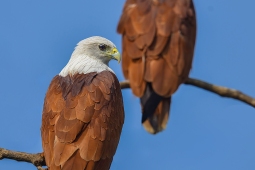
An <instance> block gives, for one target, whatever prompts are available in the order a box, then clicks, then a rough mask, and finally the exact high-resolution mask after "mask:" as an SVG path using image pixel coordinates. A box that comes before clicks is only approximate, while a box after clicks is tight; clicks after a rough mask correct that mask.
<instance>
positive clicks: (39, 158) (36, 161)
mask: <svg viewBox="0 0 255 170" xmlns="http://www.w3.org/2000/svg"><path fill="white" fill-rule="evenodd" d="M184 84H187V85H192V86H196V87H199V88H202V89H204V90H207V91H210V92H213V93H215V94H218V95H220V96H222V97H228V98H233V99H236V100H239V101H242V102H244V103H246V104H248V105H250V106H252V107H255V99H254V98H252V97H250V96H248V95H246V94H244V93H242V92H240V91H238V90H235V89H230V88H226V87H223V86H217V85H213V84H210V83H207V82H204V81H201V80H198V79H193V78H188V79H187V80H186V81H185V83H184ZM120 86H121V89H127V88H130V84H129V82H128V81H123V82H120ZM2 159H13V160H16V161H23V162H28V163H32V164H33V165H35V166H36V167H37V169H38V170H44V169H43V168H42V166H45V165H46V164H45V161H44V157H43V154H42V153H37V154H31V153H25V152H16V151H11V150H7V149H4V148H0V160H2Z"/></svg>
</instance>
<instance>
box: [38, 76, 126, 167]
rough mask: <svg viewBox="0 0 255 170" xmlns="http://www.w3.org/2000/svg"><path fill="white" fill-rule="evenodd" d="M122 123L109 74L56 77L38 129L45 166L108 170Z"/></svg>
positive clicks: (115, 87)
mask: <svg viewBox="0 0 255 170" xmlns="http://www.w3.org/2000/svg"><path fill="white" fill-rule="evenodd" d="M88 76H89V77H88ZM91 77H93V78H91ZM63 79H66V80H63ZM70 83H71V84H70ZM76 83H78V85H77V84H76ZM59 87H61V89H62V91H61V92H59V91H60V90H59ZM75 88H78V90H77V89H75ZM56 90H57V92H55V91H56ZM114 107H115V108H116V109H114ZM123 121H124V110H123V102H122V95H121V89H120V85H119V82H118V80H117V78H116V76H115V75H114V74H113V73H111V72H108V71H103V72H101V73H98V74H89V75H87V76H86V75H83V76H82V75H75V76H74V77H71V78H70V77H66V78H63V77H59V76H56V77H55V78H54V79H53V80H52V83H51V85H50V87H49V90H48V92H47V94H46V97H45V104H44V110H43V121H42V128H41V131H42V140H43V149H44V154H45V159H46V164H47V166H48V167H50V168H51V169H52V170H54V169H59V168H60V167H61V168H62V169H68V170H83V169H87V170H89V169H90V168H92V167H95V168H96V169H97V170H99V169H102V170H104V169H105V170H107V169H109V166H110V164H111V161H112V158H113V155H114V154H115V152H116V149H117V145H118V142H119V138H120V133H121V129H122V125H123ZM99 165H102V166H103V165H105V166H104V167H101V166H99Z"/></svg>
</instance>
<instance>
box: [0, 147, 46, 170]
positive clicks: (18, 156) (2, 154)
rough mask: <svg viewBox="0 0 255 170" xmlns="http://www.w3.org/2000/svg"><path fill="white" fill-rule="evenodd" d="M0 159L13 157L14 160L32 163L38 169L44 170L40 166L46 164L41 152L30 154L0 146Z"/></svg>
mask: <svg viewBox="0 0 255 170" xmlns="http://www.w3.org/2000/svg"><path fill="white" fill-rule="evenodd" d="M2 159H13V160H16V161H22V162H28V163H32V164H33V165H35V166H36V167H37V169H38V170H44V169H43V168H42V166H45V165H46V164H45V161H44V157H43V154H42V153H37V154H31V153H25V152H16V151H11V150H7V149H4V148H0V160H2Z"/></svg>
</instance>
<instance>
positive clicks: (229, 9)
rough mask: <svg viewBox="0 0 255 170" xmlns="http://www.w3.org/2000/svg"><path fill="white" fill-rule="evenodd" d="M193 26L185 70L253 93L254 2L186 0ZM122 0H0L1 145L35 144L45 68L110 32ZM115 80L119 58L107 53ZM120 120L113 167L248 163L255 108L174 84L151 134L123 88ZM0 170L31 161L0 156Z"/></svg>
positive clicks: (50, 71) (183, 169) (201, 169)
mask: <svg viewBox="0 0 255 170" xmlns="http://www.w3.org/2000/svg"><path fill="white" fill-rule="evenodd" d="M194 3H195V7H196V12H197V21H198V35H197V44H196V50H195V59H194V63H193V69H192V71H191V74H190V76H191V77H194V78H199V79H202V80H205V81H208V82H212V83H215V84H218V85H223V86H227V87H232V88H236V89H239V90H241V91H243V92H245V93H247V94H249V95H251V96H254V97H255V80H254V77H255V68H254V63H255V57H254V51H255V43H254V39H255V33H254V30H255V22H254V21H255V19H254V15H255V11H254V6H255V1H253V0H246V1H238V0H206V1H205V0H195V1H194ZM123 4H124V0H118V1H114V0H107V1H100V0H93V1H89V0H76V1H49V0H45V1H35V0H22V1H20V0H8V1H7V0H6V1H4V0H2V1H1V2H0V75H1V80H0V108H1V111H0V147H4V148H7V149H11V150H18V151H25V152H33V153H37V152H41V151H42V147H41V137H40V126H41V112H42V105H43V100H44V96H45V92H46V90H47V88H48V85H49V83H50V81H51V79H52V77H53V76H55V75H56V74H58V73H59V72H60V70H61V69H62V68H63V67H64V66H65V64H66V63H67V61H68V60H69V57H70V55H71V53H72V51H73V49H74V47H75V45H76V43H77V42H78V41H80V40H81V39H84V38H86V37H89V36H93V35H100V36H104V37H106V38H108V39H110V40H112V41H113V42H114V43H115V44H116V45H117V47H118V48H119V49H121V37H120V36H119V35H118V34H117V33H116V26H117V23H118V20H119V18H120V14H121V11H122V7H123ZM110 65H111V67H112V68H113V69H114V71H115V72H116V74H117V76H118V78H119V79H120V80H123V79H124V78H123V76H122V72H121V66H120V65H118V64H117V62H111V63H110ZM123 95H124V102H125V112H126V119H125V125H124V128H123V132H122V136H121V141H120V144H119V147H118V150H117V153H116V155H115V157H114V161H113V163H112V168H111V169H112V170H133V169H134V170H143V169H148V170H155V169H157V170H158V169H159V170H169V169H171V170H205V169H206V170H216V169H217V170H226V169H231V170H254V169H255V123H254V121H255V110H254V108H252V107H250V106H248V105H246V104H244V103H241V102H239V101H236V100H233V99H226V98H221V97H219V96H218V95H215V94H213V93H210V92H207V91H204V90H202V89H199V88H196V87H193V86H187V85H182V86H181V87H180V88H179V90H178V92H177V93H175V94H174V96H173V102H172V108H171V118H170V122H169V123H168V127H167V129H166V130H165V131H164V132H162V133H160V134H158V135H156V136H154V135H150V134H148V133H147V132H145V130H144V129H143V127H142V126H141V124H140V121H141V114H140V106H139V101H138V99H137V98H136V97H134V96H133V95H132V94H131V91H130V90H123ZM0 169H1V170H2V169H8V170H16V169H20V170H34V169H35V167H34V166H33V165H31V164H27V163H18V162H15V161H12V160H6V159H5V160H1V161H0Z"/></svg>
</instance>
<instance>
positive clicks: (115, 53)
mask: <svg viewBox="0 0 255 170" xmlns="http://www.w3.org/2000/svg"><path fill="white" fill-rule="evenodd" d="M110 54H111V57H112V59H114V60H117V61H118V63H120V60H121V57H120V53H119V51H118V50H117V48H113V49H112V51H111V52H110Z"/></svg>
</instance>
